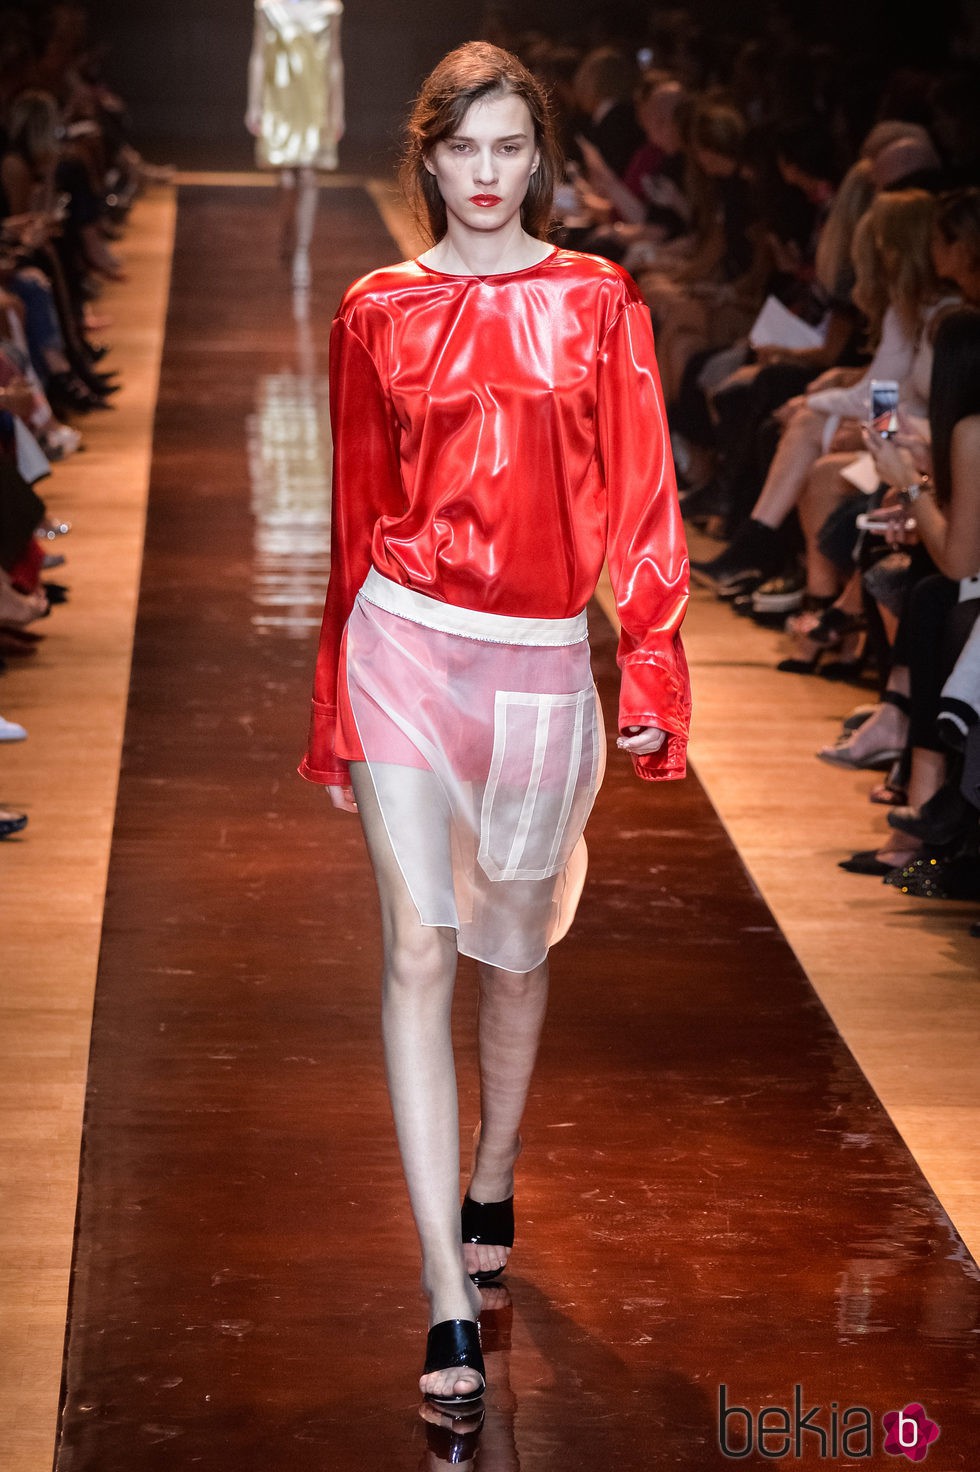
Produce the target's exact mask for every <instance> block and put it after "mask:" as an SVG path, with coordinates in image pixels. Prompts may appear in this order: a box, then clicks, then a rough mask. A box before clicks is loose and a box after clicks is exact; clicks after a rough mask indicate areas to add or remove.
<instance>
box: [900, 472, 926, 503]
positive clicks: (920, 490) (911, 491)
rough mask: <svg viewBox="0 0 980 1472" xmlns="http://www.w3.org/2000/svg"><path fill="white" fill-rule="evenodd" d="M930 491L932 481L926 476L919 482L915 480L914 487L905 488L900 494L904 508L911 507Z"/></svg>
mask: <svg viewBox="0 0 980 1472" xmlns="http://www.w3.org/2000/svg"><path fill="white" fill-rule="evenodd" d="M931 490H932V481H931V480H930V479H929V477H928V476H927V475H924V476H923V477H922V478H921V480H917V481H916V482H915V483H914V485H910V486H905V488H904V489H903V491H902V493H901V495H902V500H903V501H904V502H905V504H906V506H913V505H914V504H915V502H916V501H917V500H918V499H919V497H920V496H921V495H923V494H924V493H925V492H926V491H931Z"/></svg>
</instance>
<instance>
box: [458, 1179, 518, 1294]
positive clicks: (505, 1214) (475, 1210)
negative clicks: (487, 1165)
mask: <svg viewBox="0 0 980 1472" xmlns="http://www.w3.org/2000/svg"><path fill="white" fill-rule="evenodd" d="M459 1220H460V1229H461V1231H462V1234H463V1241H464V1242H478V1243H484V1244H486V1245H487V1246H491V1247H513V1245H514V1198H513V1196H508V1197H507V1199H506V1201H473V1200H472V1199H471V1197H470V1194H469V1192H467V1193H466V1195H465V1196H464V1197H463V1206H462V1209H461V1211H460V1214H459ZM503 1272H506V1263H505V1264H504V1266H503V1267H502V1268H492V1269H491V1270H490V1271H488V1272H485V1273H470V1277H471V1278H472V1279H473V1282H474V1283H492V1282H493V1280H494V1278H499V1277H500V1275H501V1273H503Z"/></svg>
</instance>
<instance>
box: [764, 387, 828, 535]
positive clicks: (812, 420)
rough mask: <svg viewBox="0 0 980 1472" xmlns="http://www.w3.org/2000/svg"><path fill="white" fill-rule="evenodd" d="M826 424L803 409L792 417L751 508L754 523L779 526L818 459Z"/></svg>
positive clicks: (811, 412) (818, 415)
mask: <svg viewBox="0 0 980 1472" xmlns="http://www.w3.org/2000/svg"><path fill="white" fill-rule="evenodd" d="M826 422H827V421H826V419H825V418H824V416H823V415H822V414H816V413H814V411H813V410H812V409H807V408H805V407H804V408H801V409H797V410H796V412H795V413H794V414H793V417H792V418H791V419H790V421H789V423H788V424H787V426H786V428H785V429H784V430H783V433H782V437H781V438H780V441H779V445H778V446H777V449H776V453H775V455H774V456H773V459H772V464H771V465H770V467H769V474H768V475H767V476H766V479H765V484H764V485H763V487H762V490H761V491H760V492H759V497H758V500H757V501H756V503H755V506H754V507H753V510H752V519H753V521H761V522H762V523H763V524H764V525H765V526H770V527H774V528H775V527H780V526H782V524H783V522H784V521H785V520H786V518H787V516H788V515H789V513H790V512H791V511H792V509H793V507H794V506H795V505H796V503H797V501H798V499H799V497H800V494H801V492H802V490H803V487H804V486H805V485H806V481H807V476H808V475H809V474H810V470H811V468H812V466H813V463H814V461H815V460H817V459H819V457H820V452H821V449H822V442H823V431H824V426H825V424H826Z"/></svg>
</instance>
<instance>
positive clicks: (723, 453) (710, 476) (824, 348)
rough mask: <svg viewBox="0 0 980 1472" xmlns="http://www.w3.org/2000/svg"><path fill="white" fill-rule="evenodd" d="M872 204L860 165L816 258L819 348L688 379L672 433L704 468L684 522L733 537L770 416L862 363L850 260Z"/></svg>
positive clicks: (780, 351) (783, 351) (755, 356)
mask: <svg viewBox="0 0 980 1472" xmlns="http://www.w3.org/2000/svg"><path fill="white" fill-rule="evenodd" d="M873 198H874V183H873V180H872V175H871V165H870V163H869V162H868V161H867V160H866V159H859V160H858V162H857V163H856V164H854V165H853V166H852V167H851V168H850V169H849V170H848V172H847V174H846V175H845V177H844V179H843V181H842V182H841V186H840V188H839V189H838V191H837V193H836V195H835V196H834V199H833V202H832V204H831V205H830V208H829V210H828V212H827V215H826V218H825V220H824V222H823V226H822V228H821V230H820V234H819V236H818V239H817V243H816V250H815V252H814V263H813V279H812V282H811V284H810V301H811V303H812V306H813V308H814V309H815V311H816V313H817V314H818V315H819V316H820V317H821V318H822V321H821V323H820V326H821V330H822V334H823V337H822V341H821V342H820V343H818V344H817V345H815V346H813V347H795V348H794V347H785V346H783V345H781V344H778V345H777V344H765V343H760V344H759V345H758V346H756V348H755V349H754V351H753V352H752V354H751V356H752V361H751V362H748V363H745V364H744V365H743V366H741V367H739V368H737V369H736V370H735V371H734V372H725V373H724V374H723V376H722V377H721V380H720V381H715V382H713V383H711V385H710V387H705V386H703V382H704V379H703V378H702V379H701V381H699V378H698V377H697V376H695V377H693V379H692V375H691V374H690V373H688V374H687V375H686V378H685V385H684V390H683V391H682V395H681V400H680V401H679V404H678V405H677V406H675V410H674V412H672V414H671V429H672V430H674V429H675V428H680V431H681V433H683V434H684V435H685V436H686V437H687V438H688V439H689V440H692V439H693V441H694V447H695V448H696V451H697V455H698V457H699V458H698V461H697V463H698V464H699V465H700V466H702V467H703V471H702V474H701V476H700V479H699V478H698V477H697V476H696V477H695V485H694V488H693V489H692V491H691V493H690V494H688V495H685V496H684V498H683V502H682V508H683V512H684V516H685V519H686V520H689V521H692V522H693V523H694V524H695V525H711V526H714V525H718V526H721V527H727V528H728V529H729V534H731V532H732V531H734V530H735V528H736V527H737V525H738V524H739V522H741V521H743V520H745V519H746V517H747V516H748V513H749V508H750V507H751V505H752V504H753V502H754V501H755V497H756V495H757V493H758V488H759V480H760V478H761V477H760V476H759V473H758V471H759V456H760V436H761V434H762V431H763V426H765V425H766V424H767V422H768V421H769V417H770V415H771V414H773V413H774V412H775V411H776V410H777V409H778V408H779V407H780V406H781V405H782V404H784V403H785V402H786V401H787V400H788V399H791V398H793V397H794V396H795V395H797V394H800V393H802V392H803V390H804V389H805V388H806V386H807V384H808V383H811V382H812V381H813V379H814V378H816V377H817V375H818V373H821V372H823V371H825V370H826V369H828V368H833V367H838V366H844V367H853V366H855V365H856V364H857V363H859V362H860V360H861V351H860V348H861V336H862V328H863V320H864V319H863V317H862V315H861V313H860V311H859V310H858V308H857V307H856V306H855V304H854V302H853V300H852V293H853V290H854V266H853V263H852V261H851V252H852V247H853V241H854V232H855V230H856V228H857V225H858V222H859V220H860V219H861V218H862V216H863V215H864V214H865V212H866V211H867V210H868V208H869V207H870V205H871V202H872V200H873ZM745 356H749V349H748V345H747V344H746V349H745ZM695 366H697V365H695ZM707 366H708V367H710V365H707ZM700 371H701V373H702V374H703V369H702V370H700Z"/></svg>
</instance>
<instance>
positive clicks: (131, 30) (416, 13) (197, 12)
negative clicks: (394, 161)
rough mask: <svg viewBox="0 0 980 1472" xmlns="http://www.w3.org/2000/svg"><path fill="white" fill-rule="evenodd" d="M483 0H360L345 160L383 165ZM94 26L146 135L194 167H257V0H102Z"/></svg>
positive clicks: (350, 37) (350, 27)
mask: <svg viewBox="0 0 980 1472" xmlns="http://www.w3.org/2000/svg"><path fill="white" fill-rule="evenodd" d="M482 11H483V7H482V5H481V4H480V3H479V0H473V3H469V0H453V3H451V4H447V3H446V0H402V3H399V0H349V3H348V4H347V7H346V10H345V13H344V21H343V51H344V62H345V65H346V68H347V116H348V141H347V143H346V145H345V147H344V149H343V153H342V157H341V164H342V167H345V168H368V167H370V166H371V164H372V163H373V162H377V163H379V164H380V163H381V162H382V161H383V160H384V158H385V155H386V151H387V150H389V149H390V148H391V146H392V142H393V139H394V138H395V137H396V136H397V133H398V128H399V123H400V121H401V118H402V117H403V115H404V111H405V108H406V106H407V103H408V101H409V99H410V98H411V96H412V95H413V93H414V90H415V88H416V87H417V85H418V82H419V81H420V79H421V78H422V77H423V76H424V75H425V73H426V71H427V70H428V69H429V68H430V67H431V66H432V64H433V62H434V61H436V60H437V59H438V57H439V56H441V55H442V53H443V52H444V51H447V50H449V49H450V47H452V46H455V45H458V44H459V42H461V41H465V40H466V39H468V38H469V37H470V36H472V35H473V34H475V32H476V30H477V29H478V24H479V19H480V16H481V14H482ZM93 29H94V31H95V34H96V35H97V36H98V37H100V38H101V39H103V40H105V41H106V42H107V43H108V45H109V48H110V51H109V60H108V66H107V71H108V73H109V75H110V77H112V78H113V80H115V81H116V82H117V83H118V85H119V86H120V88H121V90H122V91H123V93H124V95H125V96H126V98H127V99H128V101H129V103H130V106H131V109H132V112H133V117H134V121H135V125H136V132H137V137H138V139H139V141H140V143H141V144H142V145H143V146H144V147H145V148H146V149H148V150H151V151H152V154H153V156H154V157H157V158H160V159H161V161H162V153H161V150H163V151H165V152H166V153H167V158H168V159H172V160H173V161H175V162H177V163H178V164H182V165H184V166H192V165H209V166H212V167H225V168H243V167H248V166H249V164H250V161H251V158H252V145H251V140H250V139H249V137H248V135H247V134H246V133H245V130H244V127H243V123H242V119H243V116H244V113H245V75H246V69H247V63H248V54H249V49H250V46H251V41H252V6H251V0H99V3H98V5H96V6H93Z"/></svg>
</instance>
